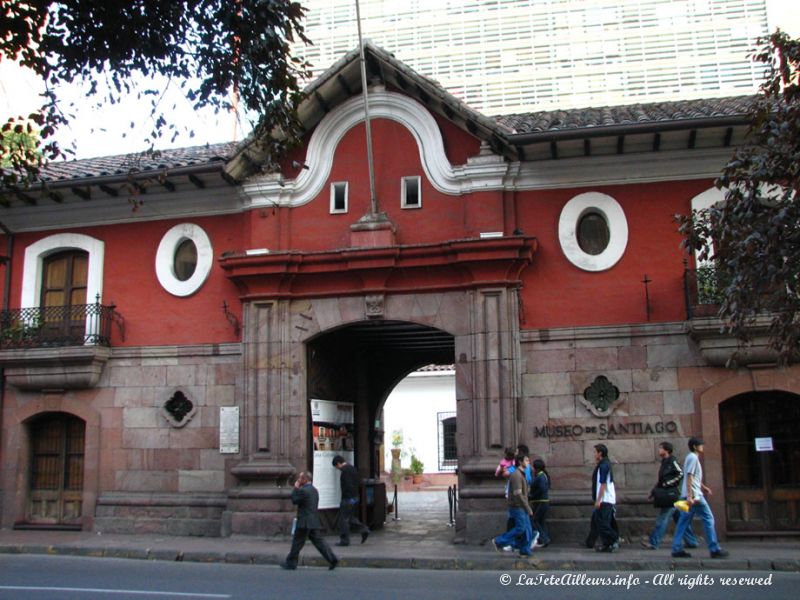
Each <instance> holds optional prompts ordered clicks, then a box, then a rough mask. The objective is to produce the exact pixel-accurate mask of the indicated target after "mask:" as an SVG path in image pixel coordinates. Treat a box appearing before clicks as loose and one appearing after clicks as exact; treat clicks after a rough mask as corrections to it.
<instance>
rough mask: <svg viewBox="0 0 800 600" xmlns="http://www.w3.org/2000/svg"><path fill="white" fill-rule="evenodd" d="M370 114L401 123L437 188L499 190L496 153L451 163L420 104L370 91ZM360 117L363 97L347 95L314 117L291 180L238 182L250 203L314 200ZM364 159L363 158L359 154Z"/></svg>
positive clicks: (501, 164)
mask: <svg viewBox="0 0 800 600" xmlns="http://www.w3.org/2000/svg"><path fill="white" fill-rule="evenodd" d="M369 112H370V118H373V119H376V118H377V119H391V120H393V121H396V122H398V123H400V124H402V125H403V126H405V127H406V129H408V130H409V131H410V132H411V135H413V136H414V140H415V141H416V142H417V147H418V148H419V157H420V162H421V163H422V168H423V169H424V171H425V175H426V177H427V178H428V181H430V182H431V184H432V185H433V186H434V187H435V188H436V189H437V190H438V191H440V192H442V193H444V194H451V195H461V194H465V193H468V192H471V191H475V190H487V189H502V187H503V178H504V176H505V175H506V171H507V169H508V164H507V163H506V162H505V161H504V160H503V158H502V157H501V156H498V155H494V154H487V153H485V152H482V154H481V155H480V156H478V157H475V158H471V159H469V160H468V161H467V164H465V165H459V166H457V167H453V166H452V165H451V164H450V161H449V160H448V159H447V155H446V154H445V151H444V141H443V140H442V134H441V131H439V126H438V124H437V123H436V120H435V119H434V118H433V116H432V115H431V114H430V112H428V109H427V108H425V107H424V106H423V105H422V104H420V103H418V102H416V101H415V100H412V99H411V98H409V97H407V96H403V95H402V94H397V93H394V92H386V91H373V92H371V93H370V95H369ZM363 121H364V100H363V98H362V97H361V96H358V97H354V98H351V99H350V100H348V101H347V102H345V103H344V104H342V105H340V106H338V107H337V108H336V109H334V110H333V111H331V112H330V113H329V114H328V115H326V116H325V118H324V119H322V121H320V123H319V125H318V126H317V128H316V129H315V130H314V133H312V135H311V139H310V140H309V143H308V149H307V152H306V159H305V161H306V164H307V165H308V167H309V168H308V169H304V170H303V171H302V172H301V173H300V175H298V177H297V178H296V179H291V180H282V178H281V177H280V176H279V175H274V174H270V175H259V176H256V177H253V178H251V179H250V180H248V181H247V182H245V183H244V184H243V186H242V192H243V194H244V195H245V197H246V199H247V201H249V204H250V206H251V207H258V206H275V205H277V206H301V205H303V204H306V203H308V202H310V201H311V200H313V199H314V198H316V197H317V196H318V195H319V194H320V193H321V192H322V191H323V188H324V187H325V182H326V181H327V180H328V177H329V176H330V172H331V168H332V167H333V160H334V155H335V153H336V148H337V146H338V145H339V142H340V141H341V140H342V138H343V137H344V135H345V134H346V133H347V132H348V131H349V130H350V129H351V128H353V127H355V126H356V125H358V124H359V123H361V122H363ZM364 160H366V156H365V158H364Z"/></svg>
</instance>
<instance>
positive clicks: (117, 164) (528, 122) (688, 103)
mask: <svg viewBox="0 0 800 600" xmlns="http://www.w3.org/2000/svg"><path fill="white" fill-rule="evenodd" d="M754 99H755V96H737V97H729V98H713V99H702V100H682V101H674V102H653V103H648V104H631V105H628V106H606V107H602V108H584V109H573V110H553V111H544V112H531V113H517V114H510V115H499V116H495V117H493V120H494V121H495V122H496V123H497V126H498V127H499V128H501V129H502V130H504V131H505V132H507V133H506V135H508V134H510V135H512V136H513V135H525V134H536V133H547V132H566V131H575V132H578V131H580V130H586V132H587V133H590V132H594V133H597V130H598V128H603V127H615V126H626V125H636V124H640V125H644V124H668V123H673V122H679V121H683V122H685V121H687V120H688V121H691V120H693V119H698V120H699V121H703V120H708V119H713V118H715V117H744V115H746V113H747V111H748V110H749V109H750V107H751V106H752V104H753V102H754ZM241 144H242V143H241V142H225V143H220V144H211V145H205V146H193V147H189V148H174V149H169V150H162V151H160V152H157V153H156V154H155V155H152V156H150V155H148V154H147V153H136V154H123V155H118V156H102V157H98V158H88V159H81V160H73V161H54V162H52V163H50V164H49V165H47V167H45V168H44V169H43V171H42V180H44V181H45V182H51V183H52V182H58V181H62V182H63V181H80V180H81V179H90V178H97V177H105V176H121V175H129V174H134V173H147V172H154V171H161V170H165V169H171V170H174V169H177V168H182V167H190V166H194V165H210V164H213V163H216V162H219V163H225V162H227V161H228V160H229V159H231V158H233V157H234V156H235V155H236V151H237V150H238V149H239V148H240V147H241Z"/></svg>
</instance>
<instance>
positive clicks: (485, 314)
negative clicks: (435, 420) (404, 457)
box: [456, 288, 520, 542]
mask: <svg viewBox="0 0 800 600" xmlns="http://www.w3.org/2000/svg"><path fill="white" fill-rule="evenodd" d="M470 321H471V333H470V334H469V335H467V336H459V337H456V400H457V413H458V414H457V418H458V425H457V427H458V453H459V487H460V498H461V504H460V507H459V508H460V509H461V510H462V512H461V513H460V514H459V522H458V523H457V532H458V534H457V535H458V536H459V537H460V538H462V539H465V540H466V541H468V542H477V541H480V540H483V539H486V538H487V537H489V536H490V535H492V534H496V533H497V527H498V526H499V522H498V519H497V518H496V517H497V506H498V499H501V498H502V496H503V486H502V485H498V482H497V481H496V480H494V477H493V475H494V470H495V468H496V467H497V463H498V461H499V459H500V457H501V455H502V452H503V448H505V447H506V446H514V445H516V443H517V436H518V423H517V421H518V418H517V415H518V405H519V401H520V383H519V375H518V373H519V361H520V349H519V311H518V298H517V291H516V290H515V289H508V288H483V289H478V290H475V291H474V292H473V294H472V302H471V307H470Z"/></svg>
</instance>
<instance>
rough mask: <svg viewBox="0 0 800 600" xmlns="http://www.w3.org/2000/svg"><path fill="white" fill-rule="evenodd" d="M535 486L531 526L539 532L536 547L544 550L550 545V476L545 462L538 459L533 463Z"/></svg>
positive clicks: (531, 498) (531, 499)
mask: <svg viewBox="0 0 800 600" xmlns="http://www.w3.org/2000/svg"><path fill="white" fill-rule="evenodd" d="M533 473H534V475H533V484H532V485H531V497H530V503H531V510H532V511H533V515H531V526H532V527H533V530H534V531H536V532H538V534H539V539H538V540H537V542H536V546H537V547H539V548H544V547H545V546H547V545H548V544H549V543H550V528H549V527H548V526H547V511H548V510H550V475H548V473H547V469H546V468H545V464H544V461H543V460H542V459H541V458H537V459H536V460H534V461H533Z"/></svg>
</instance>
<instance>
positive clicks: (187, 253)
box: [173, 239, 197, 281]
mask: <svg viewBox="0 0 800 600" xmlns="http://www.w3.org/2000/svg"><path fill="white" fill-rule="evenodd" d="M173 268H174V270H175V277H176V278H177V279H178V281H186V280H188V279H189V278H190V277H191V276H192V275H194V271H195V269H196V268H197V246H196V245H195V243H194V241H192V240H189V239H185V240H183V241H182V242H181V243H180V244H178V247H177V248H176V249H175V260H174V263H173Z"/></svg>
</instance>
